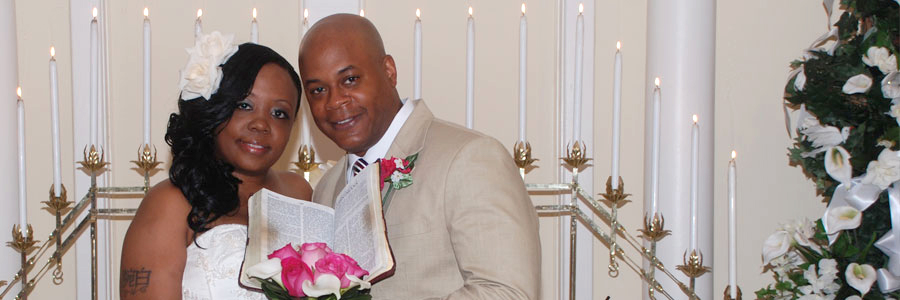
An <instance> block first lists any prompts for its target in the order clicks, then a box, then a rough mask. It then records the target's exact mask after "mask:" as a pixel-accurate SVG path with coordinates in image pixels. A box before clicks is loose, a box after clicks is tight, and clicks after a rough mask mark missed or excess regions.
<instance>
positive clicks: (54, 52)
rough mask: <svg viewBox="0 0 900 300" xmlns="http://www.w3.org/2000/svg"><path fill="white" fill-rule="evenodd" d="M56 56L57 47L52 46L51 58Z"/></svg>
mask: <svg viewBox="0 0 900 300" xmlns="http://www.w3.org/2000/svg"><path fill="white" fill-rule="evenodd" d="M54 57H56V48H55V47H53V46H50V58H51V59H52V58H54Z"/></svg>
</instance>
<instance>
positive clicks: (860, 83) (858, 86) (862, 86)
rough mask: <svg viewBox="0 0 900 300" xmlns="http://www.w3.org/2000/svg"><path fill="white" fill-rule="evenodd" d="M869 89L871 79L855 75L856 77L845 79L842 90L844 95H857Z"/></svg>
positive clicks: (866, 76) (863, 75)
mask: <svg viewBox="0 0 900 300" xmlns="http://www.w3.org/2000/svg"><path fill="white" fill-rule="evenodd" d="M871 87H872V78H871V77H869V76H868V75H866V74H857V75H856V76H853V77H850V79H847V82H846V83H844V87H843V88H842V90H843V91H844V94H858V93H865V92H868V91H869V88H871Z"/></svg>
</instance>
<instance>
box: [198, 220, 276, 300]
mask: <svg viewBox="0 0 900 300" xmlns="http://www.w3.org/2000/svg"><path fill="white" fill-rule="evenodd" d="M196 244H199V245H200V246H202V247H203V248H202V249H201V248H199V247H197V245H196ZM196 244H195V243H191V245H190V246H188V248H187V262H186V264H185V266H184V277H183V279H182V281H181V294H182V298H183V299H185V300H195V299H197V300H201V299H202V300H206V299H216V300H221V299H225V300H228V299H265V298H266V297H265V295H263V293H261V292H254V291H251V290H248V289H244V288H242V287H240V286H239V285H238V274H239V273H240V271H241V262H242V261H243V260H244V249H245V248H246V247H247V226H246V225H240V224H222V225H218V226H216V227H213V228H212V229H210V230H208V231H206V232H204V233H203V234H202V235H200V236H199V237H198V238H197V243H196Z"/></svg>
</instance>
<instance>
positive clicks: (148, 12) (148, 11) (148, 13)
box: [144, 7, 150, 18]
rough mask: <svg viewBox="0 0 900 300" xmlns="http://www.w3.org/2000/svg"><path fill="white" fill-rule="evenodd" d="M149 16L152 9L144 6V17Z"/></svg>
mask: <svg viewBox="0 0 900 300" xmlns="http://www.w3.org/2000/svg"><path fill="white" fill-rule="evenodd" d="M149 16H150V10H149V9H147V8H146V7H144V18H146V17H149Z"/></svg>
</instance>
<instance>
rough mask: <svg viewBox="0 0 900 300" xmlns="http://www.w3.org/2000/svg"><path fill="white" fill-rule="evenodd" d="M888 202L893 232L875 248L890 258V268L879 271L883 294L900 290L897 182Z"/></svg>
mask: <svg viewBox="0 0 900 300" xmlns="http://www.w3.org/2000/svg"><path fill="white" fill-rule="evenodd" d="M888 202H889V204H890V208H891V231H888V232H887V233H885V234H884V236H882V237H881V239H879V240H878V241H877V242H875V247H878V249H879V250H881V252H884V254H885V255H887V256H888V267H887V268H881V269H878V287H879V288H880V289H881V292H882V293H890V292H893V291H896V290H900V187H898V183H897V182H894V184H893V185H891V187H890V188H889V189H888Z"/></svg>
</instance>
